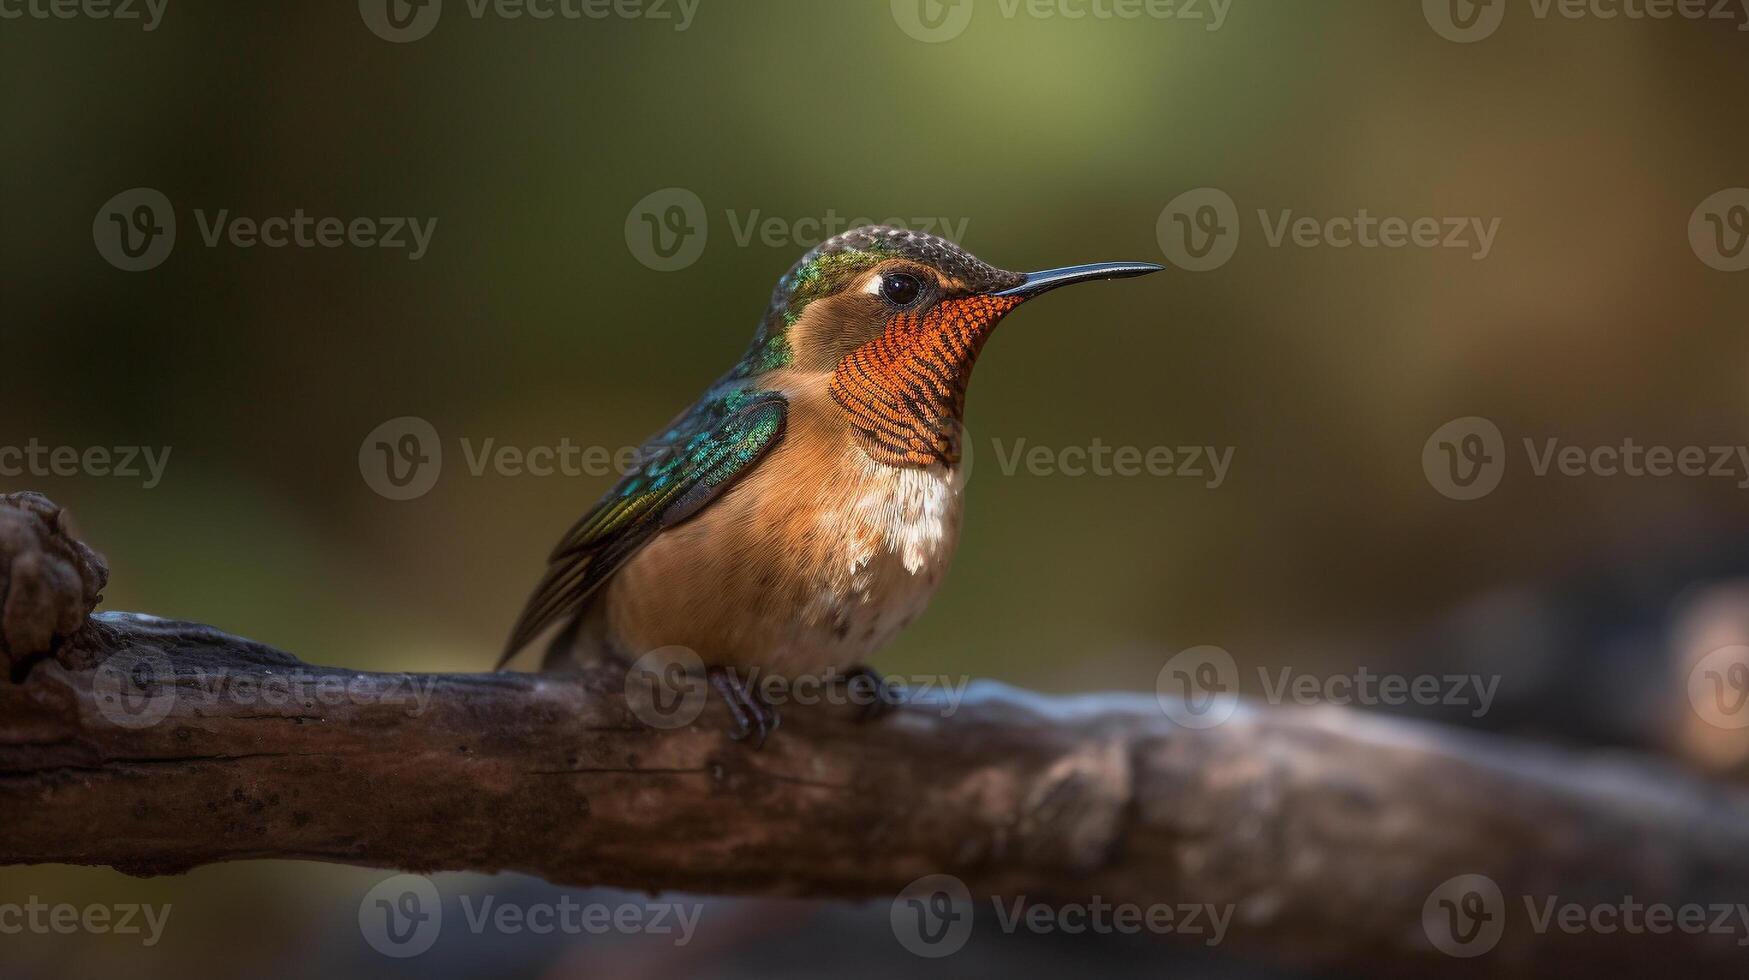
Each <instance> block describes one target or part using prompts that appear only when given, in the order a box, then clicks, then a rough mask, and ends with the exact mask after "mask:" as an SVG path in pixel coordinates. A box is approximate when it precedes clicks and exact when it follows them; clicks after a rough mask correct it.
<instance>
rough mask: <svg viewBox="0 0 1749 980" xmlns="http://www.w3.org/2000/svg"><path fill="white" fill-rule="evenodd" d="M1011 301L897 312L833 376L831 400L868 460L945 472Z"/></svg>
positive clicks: (972, 300)
mask: <svg viewBox="0 0 1749 980" xmlns="http://www.w3.org/2000/svg"><path fill="white" fill-rule="evenodd" d="M1020 303H1021V299H1020V298H1019V297H1015V296H1000V297H999V296H967V297H963V298H959V299H946V300H942V301H941V302H939V303H936V304H935V305H934V306H932V307H930V308H929V309H928V310H926V311H924V312H923V313H922V314H917V313H903V314H899V315H897V316H895V317H893V318H892V319H891V320H890V321H888V323H887V326H886V329H885V330H883V331H881V334H880V336H878V337H876V338H875V339H873V340H871V341H869V342H867V343H865V344H863V345H862V346H861V347H858V348H857V349H856V350H854V351H852V352H851V353H850V354H849V355H848V356H847V357H845V358H844V360H843V361H842V362H841V363H840V364H839V365H838V368H837V370H835V371H833V372H832V383H831V391H832V397H833V398H834V399H836V400H837V402H838V404H839V405H840V406H841V407H842V408H843V409H844V412H845V414H846V415H847V416H848V417H849V419H850V424H851V428H852V429H853V430H854V431H855V432H856V436H857V440H858V441H859V442H860V443H861V445H862V448H863V450H864V451H865V452H867V453H868V455H869V456H870V458H872V459H874V460H875V461H877V462H880V463H885V464H887V465H889V466H907V467H925V466H934V465H937V464H941V465H947V466H952V465H955V464H957V463H958V462H959V460H960V420H961V418H962V417H963V416H964V413H965V405H966V385H967V384H968V383H969V382H970V381H971V376H972V366H973V365H974V364H975V363H976V362H977V360H978V354H979V352H980V351H982V350H983V349H984V342H985V341H986V340H988V339H989V337H990V333H991V331H992V330H993V329H994V328H995V326H996V324H997V323H998V322H1000V321H1001V319H1002V317H1003V316H1004V315H1006V314H1007V313H1008V311H1009V310H1012V309H1014V308H1015V307H1016V306H1019V305H1020Z"/></svg>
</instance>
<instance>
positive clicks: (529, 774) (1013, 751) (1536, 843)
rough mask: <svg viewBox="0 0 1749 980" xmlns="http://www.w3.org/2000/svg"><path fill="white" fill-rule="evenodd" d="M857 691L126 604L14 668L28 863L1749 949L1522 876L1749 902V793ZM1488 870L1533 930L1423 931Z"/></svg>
mask: <svg viewBox="0 0 1749 980" xmlns="http://www.w3.org/2000/svg"><path fill="white" fill-rule="evenodd" d="M7 557H9V556H7V555H5V554H0V559H4V558H7ZM12 557H13V558H14V567H16V556H12ZM41 608H44V609H50V610H53V609H56V608H58V607H57V605H56V604H54V603H48V604H44V605H42V606H41ZM57 615H58V614H57ZM855 714H856V712H855V711H854V710H853V709H852V708H843V707H810V708H799V707H791V708H790V709H789V710H788V711H787V712H786V714H785V718H784V726H783V728H782V729H781V730H780V731H779V732H777V733H776V734H775V735H774V736H773V737H772V738H771V740H770V741H769V742H768V743H767V744H766V745H765V747H764V748H763V749H762V750H758V751H755V750H753V749H751V748H750V747H748V746H746V745H744V744H741V743H736V742H733V741H731V740H729V739H728V738H727V737H726V734H725V732H726V730H727V728H728V717H727V714H726V712H725V710H724V709H723V707H722V705H721V704H720V703H717V702H715V701H714V700H713V701H712V703H710V704H709V705H707V707H706V709H705V712H704V714H703V715H702V716H701V717H700V718H699V719H698V720H697V721H696V722H695V723H693V724H690V725H687V726H684V727H680V728H677V729H673V730H660V729H657V728H653V727H650V726H648V725H646V724H644V723H643V722H641V721H639V720H638V718H637V716H636V714H635V713H634V712H633V711H632V710H631V709H630V708H629V707H628V702H627V697H626V694H625V684H624V677H623V674H622V672H620V671H619V670H616V669H614V668H611V667H605V666H604V667H601V668H598V669H593V670H589V671H585V672H580V673H574V674H563V675H529V674H466V675H417V674H415V675H406V674H366V673H359V672H356V671H348V670H340V669H334V668H326V667H312V666H309V665H306V664H303V663H302V662H300V661H298V660H297V659H295V658H293V657H291V656H289V655H287V654H284V653H281V652H279V651H277V650H274V649H272V648H269V647H266V646H263V645H261V644H258V643H254V642H251V641H248V640H243V639H239V638H237V637H233V636H229V635H226V634H224V633H222V632H219V631H217V630H215V629H213V628H211V627H207V626H201V625H196V624H189V623H178V622H170V621H165V620H159V619H155V618H152V617H143V616H134V615H128V614H105V615H100V616H96V617H93V618H92V619H91V620H90V621H89V622H88V623H86V624H85V625H84V627H83V628H82V629H81V630H80V631H79V632H78V633H77V634H76V635H75V636H74V637H73V638H72V640H71V641H69V642H65V643H62V644H60V646H59V647H58V648H57V649H56V651H55V654H54V656H53V657H52V658H50V659H45V660H42V661H41V662H38V663H36V664H35V665H34V667H33V668H32V669H31V670H30V671H29V672H28V675H27V676H26V677H25V678H23V680H22V681H21V682H9V683H7V682H0V827H3V828H4V830H3V831H0V864H27V863H44V862H67V863H74V864H88V865H109V866H113V867H116V868H119V869H121V870H124V871H127V872H130V873H134V874H167V873H176V872H180V871H184V870H186V869H189V868H192V867H195V866H197V865H201V864H205V863H209V862H215V861H228V860H237V859H245V858H266V857H275V858H301V859H309V860H318V861H333V862H343V863H348V864H358V865H368V866H373V867H382V868H400V869H408V870H415V871H437V870H476V871H497V870H516V871H523V872H528V873H531V874H535V875H539V876H541V877H543V878H546V879H549V880H551V881H554V882H560V883H566V884H578V885H584V884H590V885H611V886H619V887H625V888H633V889H644V890H659V889H682V890H688V891H696V892H710V893H723V894H736V895H756V894H757V895H799V896H819V897H836V898H853V899H868V898H872V899H877V900H881V901H883V902H890V901H891V900H892V899H893V898H894V897H895V896H896V895H897V894H898V893H899V892H900V891H901V890H902V889H904V888H905V887H906V886H907V884H908V883H910V882H912V881H913V880H914V879H917V878H919V877H921V876H924V875H930V874H938V873H942V874H951V875H955V876H958V877H959V878H960V879H962V880H963V881H964V882H965V883H966V884H967V885H968V886H969V888H970V890H971V892H972V894H974V895H976V896H980V897H981V898H980V899H979V902H978V905H977V907H976V921H977V922H978V923H979V926H978V927H979V928H980V929H994V928H996V925H995V921H996V917H995V915H994V913H993V911H992V905H991V903H990V902H989V900H988V899H987V898H983V897H987V896H995V897H998V898H1001V899H1006V900H1008V901H1012V900H1013V899H1015V898H1018V897H1020V896H1025V897H1026V898H1027V899H1028V900H1033V901H1049V902H1057V903H1063V902H1087V901H1089V900H1091V899H1093V898H1094V897H1097V899H1098V900H1099V901H1101V902H1105V903H1134V904H1137V905H1141V906H1150V905H1155V904H1165V905H1172V906H1178V905H1184V904H1196V905H1206V906H1212V907H1214V908H1216V909H1230V910H1231V913H1232V919H1231V924H1230V926H1229V927H1228V929H1227V935H1226V939H1225V942H1226V944H1227V945H1230V946H1233V947H1236V948H1239V949H1245V950H1250V951H1254V952H1256V953H1258V954H1260V955H1263V956H1265V957H1268V958H1272V959H1277V960H1281V961H1287V962H1292V963H1299V964H1308V965H1317V966H1331V967H1339V968H1342V967H1345V968H1349V969H1355V970H1364V971H1366V972H1369V973H1382V972H1389V973H1395V974H1412V975H1429V974H1435V973H1445V972H1467V971H1481V972H1486V973H1487V974H1489V975H1503V976H1513V975H1517V976H1536V975H1544V974H1547V975H1556V974H1576V973H1580V972H1581V971H1593V972H1595V971H1599V970H1603V971H1607V975H1616V974H1617V973H1619V971H1621V970H1623V969H1632V968H1649V967H1651V966H1658V967H1660V968H1662V969H1664V970H1676V971H1677V972H1679V973H1687V974H1692V975H1713V974H1717V975H1730V974H1738V973H1740V972H1741V970H1742V968H1743V965H1744V964H1745V963H1749V951H1746V950H1745V948H1743V947H1739V946H1737V945H1736V944H1737V942H1738V941H1739V940H1741V939H1742V938H1743V937H1744V933H1743V932H1742V931H1741V929H1742V927H1741V926H1739V927H1738V931H1736V932H1734V933H1718V932H1713V933H1705V934H1699V935H1695V934H1687V933H1684V932H1682V931H1680V930H1672V931H1670V932H1667V933H1665V934H1662V935H1658V934H1634V935H1621V934H1617V935H1606V934H1600V933H1599V932H1597V931H1596V930H1594V929H1585V930H1583V931H1580V932H1577V933H1569V932H1566V931H1564V930H1563V929H1562V928H1561V927H1560V925H1559V924H1558V923H1557V924H1554V925H1551V926H1550V927H1548V928H1547V930H1546V931H1543V932H1540V933H1539V932H1538V930H1537V929H1536V927H1535V923H1534V918H1535V917H1534V916H1533V914H1532V911H1531V908H1530V907H1528V906H1527V899H1529V901H1530V903H1531V904H1532V905H1534V907H1535V909H1536V911H1537V912H1538V913H1539V914H1540V912H1541V910H1542V909H1543V908H1544V907H1545V904H1544V903H1545V901H1546V900H1547V899H1550V898H1553V899H1555V900H1556V901H1557V902H1560V903H1566V902H1573V903H1579V904H1582V905H1584V906H1586V907H1594V906H1598V905H1608V904H1614V905H1619V904H1621V903H1623V902H1624V901H1626V900H1630V899H1631V901H1633V902H1635V903H1638V904H1639V905H1642V906H1644V905H1655V904H1657V903H1667V904H1670V905H1672V906H1681V905H1683V904H1685V903H1690V904H1697V905H1702V906H1707V907H1709V908H1712V907H1716V906H1724V905H1731V906H1735V905H1736V904H1738V903H1743V902H1749V802H1746V800H1745V798H1744V797H1742V796H1739V795H1736V793H1735V792H1734V791H1729V790H1723V789H1717V788H1713V787H1710V786H1709V785H1708V784H1705V783H1702V782H1699V781H1696V780H1694V779H1692V778H1690V777H1687V776H1683V775H1681V774H1678V773H1675V772H1674V771H1671V770H1669V769H1666V768H1664V767H1662V766H1660V765H1658V764H1656V763H1653V762H1650V761H1645V760H1640V759H1627V758H1623V759H1601V758H1594V757H1585V756H1580V755H1575V754H1564V753H1557V752H1554V751H1551V750H1546V749H1533V748H1529V747H1526V746H1523V745H1520V744H1517V743H1513V742H1510V741H1506V740H1501V739H1495V738H1488V737H1483V736H1475V735H1468V734H1464V733H1460V732H1454V731H1450V730H1444V729H1440V728H1437V727H1433V726H1426V725H1419V724H1412V723H1407V722H1400V721H1392V720H1386V719H1380V718H1375V717H1368V716H1364V715H1360V714H1357V713H1352V712H1347V711H1343V710H1337V709H1303V708H1301V709H1288V708H1273V707H1270V708H1265V707H1254V706H1249V705H1243V706H1241V707H1240V709H1239V710H1238V711H1237V713H1236V714H1235V715H1234V716H1233V717H1232V718H1231V719H1229V720H1228V721H1226V722H1225V723H1224V724H1221V725H1218V726H1215V727H1212V728H1206V729H1188V728H1182V727H1179V726H1177V725H1175V724H1173V723H1172V722H1171V721H1169V720H1168V719H1167V718H1166V717H1165V715H1164V714H1163V713H1162V711H1161V710H1160V708H1159V706H1158V705H1157V704H1156V702H1155V699H1154V698H1153V697H1152V696H1133V695H1094V696H1084V697H1073V698H1047V697H1042V696H1037V695H1032V694H1028V693H1026V692H1021V691H1016V690H1012V689H1008V688H1004V687H1001V686H999V685H975V686H974V688H973V690H972V692H971V694H970V696H969V697H968V698H967V699H966V700H965V701H964V703H962V704H960V705H959V706H958V707H957V710H953V711H951V712H950V711H948V710H947V702H946V701H944V700H923V701H921V702H919V703H915V704H910V705H907V706H905V707H902V708H900V709H899V710H897V711H896V712H894V713H892V714H890V715H888V716H887V717H884V718H882V719H880V720H878V721H874V722H863V721H860V720H858V719H857V718H856V717H855ZM1459 875H1485V876H1487V877H1488V878H1489V879H1491V880H1492V881H1493V882H1494V883H1495V884H1497V885H1498V887H1499V889H1500V892H1501V900H1500V902H1499V903H1498V904H1496V905H1493V906H1490V907H1489V910H1490V911H1494V912H1496V913H1497V914H1498V915H1499V916H1500V917H1501V919H1500V921H1501V922H1502V923H1503V925H1504V931H1503V933H1502V935H1501V936H1500V938H1499V940H1498V943H1497V944H1496V945H1494V946H1492V948H1490V949H1489V950H1488V951H1487V952H1486V953H1485V954H1484V955H1482V956H1480V957H1478V958H1476V959H1474V960H1462V959H1457V958H1453V957H1450V956H1448V955H1446V954H1444V953H1442V952H1440V951H1439V950H1438V949H1436V948H1435V945H1434V943H1433V942H1432V940H1431V939H1430V934H1432V933H1437V932H1438V929H1437V927H1436V928H1435V929H1433V930H1432V933H1430V930H1429V929H1428V928H1427V927H1426V926H1425V925H1424V922H1423V912H1424V910H1427V909H1432V910H1433V911H1434V914H1435V917H1436V918H1437V915H1438V913H1439V909H1440V906H1439V900H1440V899H1441V898H1450V899H1452V900H1454V901H1455V900H1458V899H1460V898H1461V896H1460V895H1455V894H1449V893H1448V892H1440V893H1439V894H1435V893H1436V891H1438V890H1439V889H1440V887H1441V885H1442V883H1445V882H1447V881H1448V880H1449V879H1452V878H1454V877H1455V876H1459ZM1709 920H1710V916H1709ZM1205 938H1206V937H1205ZM1190 941H1191V942H1193V943H1194V942H1196V941H1197V938H1196V937H1191V940H1190Z"/></svg>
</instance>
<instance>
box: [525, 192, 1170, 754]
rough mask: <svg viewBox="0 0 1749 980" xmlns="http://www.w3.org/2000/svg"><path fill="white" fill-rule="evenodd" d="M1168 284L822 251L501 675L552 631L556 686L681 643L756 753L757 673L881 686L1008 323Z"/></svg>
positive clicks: (615, 508)
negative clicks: (1082, 295) (873, 660)
mask: <svg viewBox="0 0 1749 980" xmlns="http://www.w3.org/2000/svg"><path fill="white" fill-rule="evenodd" d="M1160 268H1161V267H1160V266H1158V265H1154V264H1152V263H1146V262H1101V263H1096V264H1092V265H1075V266H1068V267H1065V268H1057V269H1049V270H1046V271H1042V272H1028V273H1021V272H1009V271H1007V270H1004V269H998V268H996V267H994V266H992V265H990V264H988V263H986V262H984V261H982V260H981V259H979V258H977V257H976V256H974V255H972V254H971V253H969V252H967V251H965V250H964V249H962V248H960V247H959V246H958V245H956V244H955V243H953V242H951V241H948V240H947V239H944V238H939V237H937V236H934V235H929V234H925V233H922V232H917V231H910V230H906V229H900V228H892V227H886V226H878V225H870V226H864V227H859V228H855V229H852V230H850V231H847V232H845V233H843V234H841V235H838V236H836V237H834V238H831V239H828V240H826V241H824V242H822V243H820V244H819V245H818V246H817V247H815V248H814V249H812V250H811V251H809V252H808V253H807V254H806V255H804V256H802V258H801V259H800V260H799V261H797V262H796V264H795V265H794V266H792V267H791V268H790V270H789V272H788V273H786V274H785V275H784V276H783V278H781V279H780V280H779V281H778V283H777V287H776V289H775V290H773V292H772V294H771V301H770V304H769V306H768V307H767V308H766V311H765V315H764V317H763V319H762V320H761V321H760V323H759V326H758V328H757V330H756V331H755V333H754V337H753V341H752V343H751V345H749V346H748V348H747V350H746V353H745V354H744V355H743V356H742V357H741V359H740V360H739V361H737V362H736V363H735V365H734V367H732V368H730V369H729V371H728V373H726V374H724V375H723V376H722V377H721V378H719V379H718V380H717V381H716V383H715V384H713V385H711V387H710V388H709V389H708V390H707V391H706V392H705V393H704V395H703V396H702V397H701V398H699V400H698V401H696V402H695V403H693V405H692V406H691V407H689V408H687V409H686V410H685V411H683V412H681V413H680V414H679V415H677V416H676V417H675V418H674V419H673V420H672V421H671V422H669V423H668V426H667V427H666V428H664V429H663V430H662V431H660V432H658V433H657V434H656V435H654V436H652V437H651V438H650V439H648V440H647V441H646V442H645V443H644V444H643V446H642V447H641V449H640V451H639V453H638V454H637V457H636V458H637V460H638V463H637V465H636V466H635V467H634V468H633V469H632V470H631V472H628V473H627V474H626V475H625V476H624V477H623V478H622V479H621V480H620V481H619V482H618V483H617V484H616V485H615V486H614V487H613V488H612V489H611V490H609V491H608V492H607V494H606V496H604V497H602V498H601V500H600V501H598V502H597V503H596V504H595V506H594V508H593V509H591V510H590V511H589V512H588V513H587V514H585V515H584V516H583V517H582V519H581V520H579V521H578V522H577V523H576V525H575V526H573V527H572V528H571V530H570V531H569V533H567V534H566V535H565V536H564V537H563V538H562V539H561V540H560V541H559V543H558V545H557V546H556V547H554V548H553V550H552V553H551V555H550V556H549V558H548V564H547V569H546V574H545V575H544V576H543V577H542V579H541V580H540V584H539V585H538V586H537V587H536V589H535V591H534V594H533V596H532V597H531V598H530V599H529V601H528V604H527V607H526V608H525V609H524V610H523V612H522V615H521V617H520V618H519V619H518V620H517V622H516V625H515V627H514V629H513V630H512V631H511V634H510V639H509V642H508V644H507V645H506V647H505V650H504V655H503V657H502V658H501V659H500V660H499V663H498V667H499V668H502V667H503V666H504V664H505V663H507V662H508V661H509V660H510V659H511V658H512V657H514V656H515V655H516V654H517V653H518V652H519V651H520V650H522V649H523V648H525V647H526V646H528V645H529V644H530V643H531V642H533V641H534V640H535V639H536V638H537V637H539V636H541V635H542V634H543V633H545V632H546V631H548V630H549V629H551V628H553V627H560V628H559V629H558V631H557V633H556V635H555V637H554V639H553V640H552V642H551V643H550V644H549V646H548V648H547V654H546V659H545V661H544V662H543V667H544V668H549V669H550V668H554V667H558V666H563V665H565V664H566V663H569V662H578V661H590V660H602V659H614V660H620V661H629V660H631V659H633V658H635V657H636V656H638V655H639V654H640V653H643V652H647V651H653V650H656V649H658V648H663V647H672V646H680V647H685V648H687V649H689V650H692V651H694V652H695V653H696V654H697V655H698V656H699V658H700V660H701V661H702V662H703V663H704V664H705V665H706V668H707V669H706V676H707V677H708V679H709V682H710V684H711V687H712V688H713V689H714V690H715V691H716V692H717V693H718V694H719V695H720V696H721V697H722V698H723V700H724V701H726V702H727V704H728V707H729V709H730V714H731V715H732V717H733V720H734V724H735V731H734V732H733V735H734V737H735V738H737V739H742V738H746V737H748V736H749V735H753V736H756V740H757V744H763V742H764V740H765V737H766V735H767V734H768V733H769V732H770V731H772V730H774V729H775V728H776V725H777V721H778V717H777V712H776V710H775V709H774V708H773V707H772V706H771V705H770V704H768V703H765V699H763V698H762V697H761V696H760V695H759V694H758V693H757V692H756V691H755V690H753V689H752V687H751V686H750V685H748V684H747V683H746V682H745V676H746V675H749V674H757V673H764V674H767V675H772V674H775V675H778V676H779V677H782V678H788V679H791V680H793V679H794V678H796V677H800V676H804V675H807V676H812V677H821V676H829V675H834V674H837V675H840V676H843V677H851V676H856V675H861V674H866V675H870V676H878V675H874V674H873V670H872V668H870V667H868V659H869V657H870V656H871V655H872V654H873V653H874V652H875V651H876V650H878V649H880V648H881V647H882V646H883V645H885V644H886V643H887V642H888V641H889V640H891V639H892V638H893V637H894V636H895V635H896V634H897V633H898V632H899V631H900V630H902V629H904V628H905V627H906V626H907V625H909V624H910V623H911V621H912V620H913V619H914V618H915V617H916V616H917V615H918V614H919V613H921V612H922V611H923V609H924V607H925V606H926V605H927V604H928V602H929V600H930V597H931V596H932V595H933V594H934V593H935V591H936V589H937V587H938V586H939V585H940V584H941V580H942V576H943V574H944V573H945V572H946V570H947V565H948V561H949V559H950V558H951V557H952V555H953V552H954V548H955V545H956V543H957V540H958V534H959V526H960V511H961V503H962V492H963V490H964V487H965V478H966V471H965V468H964V467H963V466H962V465H961V460H962V456H961V450H962V433H963V425H962V419H963V416H964V413H965V399H966V387H967V385H968V383H969V382H970V380H971V374H972V367H973V365H974V364H975V363H976V362H977V360H978V355H979V353H980V352H981V351H982V350H983V347H984V343H985V341H987V340H988V339H989V337H990V334H991V333H992V331H994V329H995V327H996V325H997V324H998V323H999V322H1001V320H1002V319H1003V317H1005V316H1006V315H1007V314H1008V313H1010V312H1011V311H1013V309H1014V308H1015V307H1017V306H1019V305H1021V304H1022V303H1024V302H1026V301H1027V300H1030V299H1032V298H1034V297H1037V296H1039V295H1042V294H1043V293H1046V292H1049V291H1051V290H1054V289H1057V288H1058V287H1061V286H1067V285H1070V284H1072V283H1080V282H1089V281H1092V280H1098V279H1117V278H1123V277H1128V276H1139V275H1144V274H1147V273H1152V272H1157V271H1159V270H1160Z"/></svg>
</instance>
